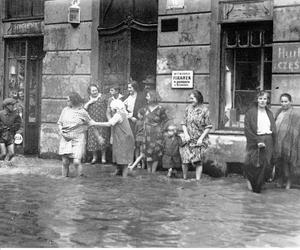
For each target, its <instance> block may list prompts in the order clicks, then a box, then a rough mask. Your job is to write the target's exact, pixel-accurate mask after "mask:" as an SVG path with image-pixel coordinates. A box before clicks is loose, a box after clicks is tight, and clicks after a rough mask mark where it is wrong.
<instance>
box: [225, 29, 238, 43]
mask: <svg viewBox="0 0 300 250" xmlns="http://www.w3.org/2000/svg"><path fill="white" fill-rule="evenodd" d="M226 45H227V46H230V47H232V46H236V45H237V36H236V33H235V31H228V32H227V44H226Z"/></svg>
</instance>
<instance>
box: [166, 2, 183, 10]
mask: <svg viewBox="0 0 300 250" xmlns="http://www.w3.org/2000/svg"><path fill="white" fill-rule="evenodd" d="M183 8H184V0H167V7H166V9H167V10H170V9H183Z"/></svg>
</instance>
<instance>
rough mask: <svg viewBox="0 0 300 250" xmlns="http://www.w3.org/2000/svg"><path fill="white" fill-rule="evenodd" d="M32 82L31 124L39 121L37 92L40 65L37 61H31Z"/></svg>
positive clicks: (30, 94) (30, 90)
mask: <svg viewBox="0 0 300 250" xmlns="http://www.w3.org/2000/svg"><path fill="white" fill-rule="evenodd" d="M30 70H31V79H30V80H31V81H30V82H29V117H28V121H29V122H36V120H37V94H38V93H37V90H38V88H37V87H38V63H37V61H36V60H31V63H30Z"/></svg>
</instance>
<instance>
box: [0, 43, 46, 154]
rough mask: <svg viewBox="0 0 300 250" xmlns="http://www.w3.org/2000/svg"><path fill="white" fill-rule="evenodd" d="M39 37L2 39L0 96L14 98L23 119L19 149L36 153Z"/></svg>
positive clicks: (39, 58)
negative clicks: (1, 84) (0, 84)
mask: <svg viewBox="0 0 300 250" xmlns="http://www.w3.org/2000/svg"><path fill="white" fill-rule="evenodd" d="M42 57H43V39H42V38H31V39H8V40H6V79H5V85H4V97H12V98H14V99H16V100H17V104H16V108H17V110H18V112H19V114H20V116H21V117H22V120H23V124H22V126H23V131H24V132H23V145H22V151H23V152H24V153H27V154H36V153H38V142H39V124H40V109H39V108H40V86H41V75H42Z"/></svg>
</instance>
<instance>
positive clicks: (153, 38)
mask: <svg viewBox="0 0 300 250" xmlns="http://www.w3.org/2000/svg"><path fill="white" fill-rule="evenodd" d="M156 44H157V32H153V31H148V32H147V31H146V32H143V31H139V30H132V33H131V64H130V69H131V72H130V75H131V77H132V78H133V79H134V80H136V81H138V82H139V83H140V82H141V81H142V80H144V79H145V78H146V77H147V76H149V75H153V76H155V74H156V54H157V53H156V50H157V49H156V48H157V45H156Z"/></svg>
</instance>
